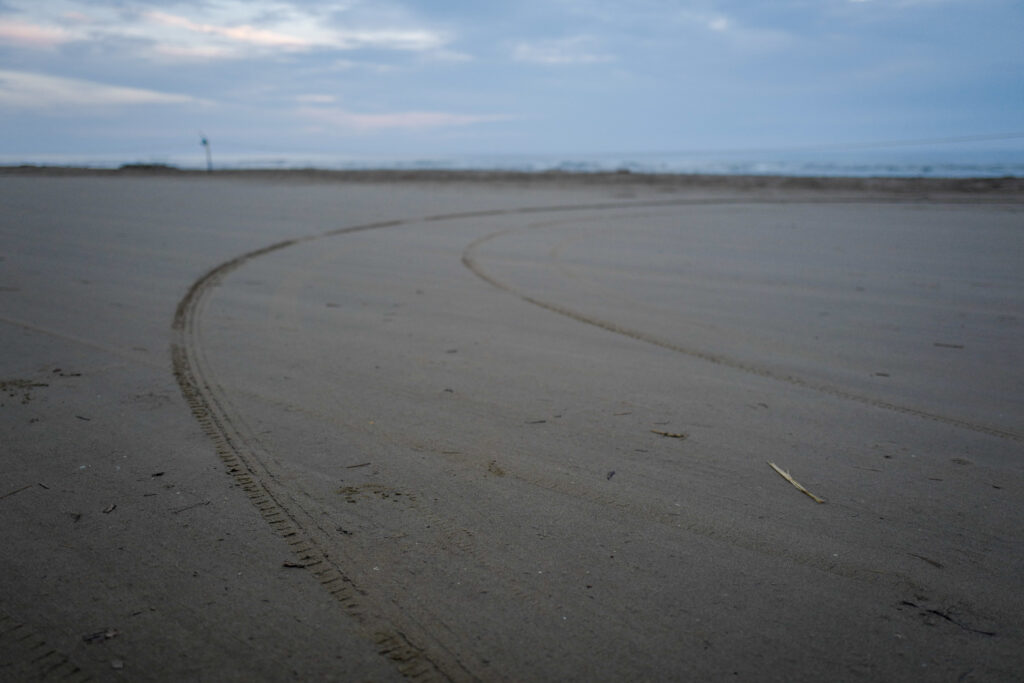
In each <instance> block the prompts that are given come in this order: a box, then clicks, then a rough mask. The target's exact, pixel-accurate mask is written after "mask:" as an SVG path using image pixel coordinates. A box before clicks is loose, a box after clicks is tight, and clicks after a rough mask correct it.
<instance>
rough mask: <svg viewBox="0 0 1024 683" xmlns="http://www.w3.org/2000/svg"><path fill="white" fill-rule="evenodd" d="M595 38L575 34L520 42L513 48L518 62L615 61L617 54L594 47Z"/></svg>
mask: <svg viewBox="0 0 1024 683" xmlns="http://www.w3.org/2000/svg"><path fill="white" fill-rule="evenodd" d="M593 44H594V40H593V39H592V38H589V37H587V36H574V37H570V38H561V39H558V40H547V41H542V42H534V43H519V44H517V45H516V46H515V47H514V48H513V49H512V58H513V59H514V60H516V61H517V62H527V63H531V64H599V63H602V62H613V61H615V56H614V55H610V54H607V53H603V52H599V51H596V50H594V49H593Z"/></svg>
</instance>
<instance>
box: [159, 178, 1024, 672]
mask: <svg viewBox="0 0 1024 683" xmlns="http://www.w3.org/2000/svg"><path fill="white" fill-rule="evenodd" d="M859 202H870V203H888V202H892V203H906V202H905V200H903V201H900V200H892V199H888V198H871V197H866V198H862V199H860V200H852V201H851V200H850V199H841V200H834V199H817V200H815V199H810V200H808V199H797V200H784V199H783V200H778V199H745V198H727V199H666V200H646V201H644V200H641V201H619V202H602V203H592V204H569V205H553V206H531V207H519V208H513V209H493V210H484V211H469V212H462V213H451V214H440V215H431V216H425V217H420V218H409V219H399V220H391V221H381V222H374V223H367V224H362V225H356V226H351V227H345V228H338V229H335V230H330V231H327V232H324V233H320V234H315V235H309V236H305V237H298V238H293V239H288V240H283V241H280V242H276V243H273V244H271V245H268V246H265V247H262V248H259V249H255V250H252V251H249V252H246V253H244V254H241V255H239V256H237V257H235V258H233V259H230V260H228V261H225V262H223V263H221V264H219V265H217V266H215V267H214V268H212V269H211V270H209V271H208V272H206V273H205V274H204V275H202V276H201V277H200V278H198V279H197V280H196V281H195V282H193V283H192V285H191V286H190V287H189V289H188V291H187V292H186V294H185V295H184V297H182V299H181V300H180V301H179V303H178V306H177V308H176V310H175V313H174V318H173V323H172V335H173V341H172V344H171V362H172V368H173V372H174V376H175V378H176V380H177V382H178V385H179V387H180V388H181V391H182V394H183V396H184V398H185V400H186V402H187V403H188V405H189V408H190V409H191V411H192V414H193V416H194V417H195V418H196V420H197V422H198V423H199V425H200V426H201V427H202V429H203V431H204V432H205V433H206V434H207V436H208V437H209V438H210V439H211V441H212V442H213V444H214V447H215V449H216V451H217V454H218V456H219V457H220V458H221V460H222V461H223V463H224V465H225V468H226V469H227V471H228V473H229V474H231V475H232V476H233V477H234V478H235V480H236V482H237V483H238V484H239V486H240V487H241V488H242V490H243V491H245V493H246V494H247V495H248V497H249V499H250V501H251V502H252V503H253V505H254V506H255V507H256V508H257V510H259V512H260V514H261V515H262V517H263V518H264V519H265V520H266V521H267V523H268V524H269V525H270V526H271V528H272V529H273V530H274V531H275V532H276V533H277V534H278V535H279V536H281V537H282V538H283V539H284V540H285V541H286V542H287V543H288V545H289V546H290V547H291V550H292V552H293V553H294V555H295V556H296V558H297V559H298V560H299V561H300V562H301V564H302V565H303V566H304V567H305V568H306V569H308V570H309V571H310V572H311V573H312V574H313V575H314V576H315V577H316V578H317V580H318V581H319V582H320V583H321V584H322V585H323V586H324V588H325V589H327V591H328V592H329V593H330V594H331V595H332V596H333V597H334V598H335V599H336V600H337V601H338V603H339V604H340V606H341V607H342V608H343V609H344V610H345V611H346V612H347V613H348V614H349V615H350V616H351V617H353V619H354V620H355V621H356V622H357V623H358V624H359V626H360V627H361V629H362V631H363V633H364V634H365V635H366V636H367V637H368V638H370V639H371V640H372V641H373V642H374V643H376V645H377V648H378V652H379V653H380V654H381V655H383V656H386V657H388V658H389V659H390V660H392V661H393V662H394V664H395V665H396V667H397V669H398V671H399V672H400V673H402V674H403V675H404V676H406V677H408V678H413V679H416V680H424V681H430V680H464V679H470V678H472V677H473V676H472V674H471V673H470V672H469V671H468V670H467V669H466V667H465V666H463V664H462V663H461V662H460V661H459V659H458V657H457V656H456V655H454V654H453V653H451V652H450V651H448V650H447V649H446V648H445V647H444V645H443V644H442V643H440V642H438V641H437V640H436V639H435V638H434V637H433V636H431V635H430V634H429V633H426V632H424V631H423V630H422V629H418V628H417V627H416V626H414V625H412V624H410V623H409V620H408V619H403V618H402V615H401V614H400V613H398V611H397V609H391V608H389V601H387V600H374V599H373V598H372V597H371V596H369V595H368V594H367V592H366V591H365V590H363V589H361V588H360V587H359V586H357V585H356V584H355V583H354V582H353V580H352V579H351V578H350V577H349V576H348V575H346V573H345V570H344V568H343V567H342V566H341V565H340V563H338V562H337V561H335V560H334V559H333V558H331V557H330V556H329V554H328V553H327V552H326V550H325V549H326V548H327V547H329V545H328V533H327V532H326V531H325V530H323V529H322V528H321V527H320V526H319V524H318V523H317V521H316V515H315V514H314V512H313V511H310V510H307V509H306V508H305V506H304V504H303V502H302V501H300V500H299V498H298V497H297V496H296V495H294V492H291V491H289V489H288V487H287V486H286V485H285V484H283V483H282V482H281V479H280V476H279V474H280V473H279V470H278V467H277V465H276V464H275V461H274V459H273V457H271V455H270V454H269V453H268V452H267V451H266V450H265V449H264V448H263V447H262V445H261V444H260V442H259V440H258V438H256V437H255V436H254V434H253V432H252V430H251V429H250V428H249V427H248V426H247V425H246V424H245V422H244V420H243V419H242V418H241V416H240V415H238V414H237V412H236V411H235V410H234V409H233V407H232V406H231V404H230V402H229V400H228V398H227V396H226V394H225V392H224V391H223V389H222V388H221V387H220V385H219V384H218V383H217V381H216V376H215V374H214V373H213V372H211V370H210V368H209V367H208V364H207V362H206V360H205V356H204V353H203V348H202V343H201V335H200V329H199V327H200V320H201V313H202V309H203V304H204V302H205V300H206V298H207V296H208V295H209V293H210V291H211V290H212V289H213V288H214V287H215V286H216V285H217V284H218V283H220V282H221V281H222V280H223V278H224V277H225V276H227V275H228V274H229V273H231V272H232V271H234V270H237V269H238V268H240V267H241V266H243V265H245V264H246V263H248V262H249V261H251V260H253V259H256V258H259V257H261V256H265V255H267V254H271V253H273V252H276V251H280V250H282V249H286V248H288V247H291V246H295V245H298V244H302V243H306V242H311V241H314V240H319V239H324V238H328V237H335V236H341V235H346V234H350V233H356V232H364V231H369V230H376V229H382V228H388V227H398V226H404V225H412V224H415V223H431V222H441V221H451V220H460V219H470V218H486V217H495V216H503V215H522V214H542V213H561V212H572V211H603V210H612V209H624V208H637V207H643V208H653V207H670V206H687V205H695V206H709V205H725V204H751V203H757V204H766V203H771V204H788V203H798V204H822V203H859ZM507 232H509V230H502V231H498V232H495V233H491V234H489V235H485V236H483V237H481V238H479V239H477V240H474V241H473V242H472V243H470V244H469V245H468V246H467V247H466V248H465V250H464V251H463V254H462V263H463V264H464V265H465V266H466V267H467V268H468V269H469V270H470V271H472V272H473V273H474V274H475V275H477V276H478V277H479V278H481V279H482V280H484V281H485V282H487V283H489V284H491V285H493V286H494V287H496V288H498V289H500V290H503V291H505V292H508V293H510V294H512V295H514V296H516V297H518V298H519V299H521V300H523V301H524V302H526V303H530V304H532V305H535V306H538V307H540V308H543V309H546V310H549V311H551V312H554V313H557V314H559V315H562V316H565V317H567V318H570V319H573V320H576V321H578V322H581V323H585V324H588V325H592V326H595V327H599V328H601V329H604V330H607V331H609V332H613V333H615V334H620V335H623V336H626V337H630V338H632V339H636V340H637V341H642V342H645V343H648V344H652V345H655V346H658V347H661V348H664V349H667V350H671V351H674V352H677V353H682V354H685V355H687V356H691V357H693V358H698V359H701V360H705V361H707V362H710V363H714V364H717V365H721V366H723V367H728V368H732V369H735V370H739V371H742V372H746V373H749V374H753V375H757V376H761V377H766V378H769V379H774V380H777V381H781V382H785V383H787V384H790V385H793V386H798V387H802V388H806V389H810V390H813V391H818V392H821V393H824V394H828V395H831V396H834V397H837V398H841V399H845V400H850V401H855V402H858V403H862V404H866V405H870V406H873V407H876V408H882V409H886V410H891V411H895V412H899V413H903V414H907V415H911V416H914V417H919V418H924V419H929V420H934V421H937V422H940V423H944V424H948V425H951V426H955V427H959V428H963V429H969V430H972V431H976V432H981V433H984V434H989V435H992V436H996V437H999V438H1004V439H1011V440H1014V441H1024V436H1022V435H1020V434H1017V433H1014V432H1009V431H1005V430H1001V429H996V428H993V427H989V426H986V425H980V424H976V423H973V422H968V421H966V420H960V419H957V418H951V417H947V416H942V415H935V414H931V413H927V412H925V411H921V410H917V409H915V408H910V407H906V406H900V405H897V404H893V403H889V402H886V401H882V400H879V399H875V398H872V397H868V396H862V395H859V394H855V393H852V392H848V391H845V390H843V389H840V388H837V387H832V386H828V385H820V384H815V383H813V382H810V381H807V380H804V379H802V378H799V377H794V376H789V375H785V376H784V375H779V374H777V373H774V372H772V371H771V370H768V369H766V368H761V367H757V366H754V365H750V364H747V363H744V362H742V361H740V360H737V359H733V358H730V357H726V356H722V355H718V354H714V353H710V352H706V351H702V350H700V349H692V348H687V347H684V346H681V345H679V344H675V343H673V342H669V341H666V340H663V339H660V338H657V337H654V336H652V335H648V334H646V333H644V332H642V331H639V330H634V329H631V328H627V327H623V326H620V325H618V324H616V323H612V322H609V321H606V320H602V319H599V318H595V317H592V316H588V315H586V314H583V313H581V312H579V311H575V310H572V309H570V308H567V307H564V306H561V305H559V304H557V303H554V302H551V301H545V300H541V299H538V298H536V297H533V296H530V295H528V294H526V293H524V292H520V291H518V290H516V289H515V288H513V287H511V286H509V285H507V284H505V283H503V282H500V281H499V280H497V279H496V278H494V277H493V276H491V275H490V274H489V273H487V271H486V270H485V269H483V268H482V266H480V264H479V262H478V261H477V260H476V259H475V251H476V249H477V248H478V247H479V246H480V245H482V244H483V243H485V242H487V241H490V240H492V239H495V238H496V237H498V236H500V235H502V234H505V233H507Z"/></svg>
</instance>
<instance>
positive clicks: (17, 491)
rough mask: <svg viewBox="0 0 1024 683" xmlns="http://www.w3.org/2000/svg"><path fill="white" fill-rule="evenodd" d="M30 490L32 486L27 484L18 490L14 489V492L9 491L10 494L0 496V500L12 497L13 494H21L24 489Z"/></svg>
mask: <svg viewBox="0 0 1024 683" xmlns="http://www.w3.org/2000/svg"><path fill="white" fill-rule="evenodd" d="M30 488H32V484H29V485H28V486H22V487H21V488H20V489H15V490H14V491H11V492H10V493H5V494H4V495H2V496H0V499H3V498H6V497H7V496H13V495H14V494H15V493H21V492H22V491H24V490H25V489H30Z"/></svg>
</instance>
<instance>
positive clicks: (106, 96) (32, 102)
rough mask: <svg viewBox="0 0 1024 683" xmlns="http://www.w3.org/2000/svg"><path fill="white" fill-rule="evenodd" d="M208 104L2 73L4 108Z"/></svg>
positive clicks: (80, 82)
mask: <svg viewBox="0 0 1024 683" xmlns="http://www.w3.org/2000/svg"><path fill="white" fill-rule="evenodd" d="M197 103H207V102H205V101H204V100H200V99H197V98H195V97H191V96H189V95H179V94H175V93H165V92H159V91H156V90H146V89H142V88H125V87H121V86H116V85H107V84H106V83H97V82H95V81H84V80H79V79H77V78H62V77H60V76H49V75H45V74H37V73H29V72H26V71H8V70H0V108H4V109H33V110H54V109H62V108H67V107H74V108H76V110H75V112H74V113H76V114H78V113H80V111H81V108H83V107H109V106H126V105H140V104H197Z"/></svg>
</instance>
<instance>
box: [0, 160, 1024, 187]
mask: <svg viewBox="0 0 1024 683" xmlns="http://www.w3.org/2000/svg"><path fill="white" fill-rule="evenodd" d="M0 175H29V176H43V177H59V176H101V177H102V176H115V177H125V176H174V177H194V178H201V177H217V178H239V179H248V178H252V179H262V180H268V179H269V180H275V179H276V180H299V181H318V182H362V183H387V182H424V181H425V182H510V183H544V182H568V183H579V184H583V185H648V186H659V187H664V188H665V189H673V188H680V189H682V188H721V189H735V190H757V189H769V190H775V189H777V190H786V189H790V190H840V191H841V190H852V191H865V190H868V191H876V192H894V193H920V192H950V193H1019V192H1024V178H1018V177H1014V176H1005V177H1001V178H889V177H868V178H861V177H839V176H837V177H831V176H830V177H815V176H775V175H728V174H686V173H679V174H676V173H658V174H655V173H634V172H630V171H625V170H621V171H613V172H572V171H561V170H554V171H533V172H531V171H490V170H476V171H470V170H456V171H453V170H421V169H417V170H400V169H395V170H392V169H380V170H327V169H317V168H297V169H225V170H215V171H205V170H200V169H180V168H177V167H175V166H168V165H165V164H125V165H123V166H121V167H120V168H116V169H103V168H89V167H83V166H40V165H32V164H23V165H19V166H0Z"/></svg>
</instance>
